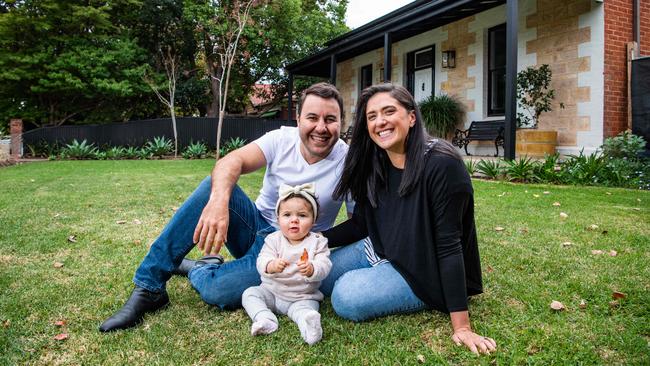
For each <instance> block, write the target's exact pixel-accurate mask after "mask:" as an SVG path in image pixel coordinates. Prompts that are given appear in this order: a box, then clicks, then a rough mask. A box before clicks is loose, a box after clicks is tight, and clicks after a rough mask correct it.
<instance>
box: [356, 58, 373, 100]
mask: <svg viewBox="0 0 650 366" xmlns="http://www.w3.org/2000/svg"><path fill="white" fill-rule="evenodd" d="M370 85H372V64H370V65H366V66H363V67H362V68H361V80H360V81H359V94H361V91H362V90H363V89H365V88H367V87H369V86H370Z"/></svg>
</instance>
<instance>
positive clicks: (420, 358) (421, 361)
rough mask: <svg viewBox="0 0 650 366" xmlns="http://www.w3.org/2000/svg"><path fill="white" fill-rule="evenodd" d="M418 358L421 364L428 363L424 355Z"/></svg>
mask: <svg viewBox="0 0 650 366" xmlns="http://www.w3.org/2000/svg"><path fill="white" fill-rule="evenodd" d="M416 358H417V359H418V362H419V363H424V362H425V361H426V360H425V359H424V356H423V355H418V356H417V357H416Z"/></svg>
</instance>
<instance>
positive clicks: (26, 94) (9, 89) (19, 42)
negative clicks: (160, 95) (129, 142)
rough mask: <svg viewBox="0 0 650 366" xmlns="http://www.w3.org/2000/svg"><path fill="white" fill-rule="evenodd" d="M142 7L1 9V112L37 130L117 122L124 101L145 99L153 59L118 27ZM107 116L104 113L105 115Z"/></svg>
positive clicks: (24, 4) (122, 3)
mask: <svg viewBox="0 0 650 366" xmlns="http://www.w3.org/2000/svg"><path fill="white" fill-rule="evenodd" d="M139 5H140V1H136V0H118V1H114V2H111V3H108V4H99V3H98V4H92V5H88V2H86V1H81V0H71V1H57V0H40V1H35V0H25V1H20V2H13V3H11V4H9V3H8V2H6V3H3V6H2V9H1V10H0V92H1V94H2V95H3V96H6V97H2V98H1V99H0V110H1V111H2V112H0V113H2V117H3V118H8V117H14V116H15V117H22V118H23V119H26V120H27V121H29V122H32V123H33V124H35V125H36V126H42V125H61V124H63V123H66V122H70V121H74V120H75V119H77V118H87V117H88V116H89V115H91V114H92V113H93V112H98V113H106V112H107V111H110V112H111V113H113V114H114V115H115V117H116V118H119V116H120V113H121V110H120V108H119V106H122V105H125V104H127V103H120V102H119V101H120V100H122V101H124V100H126V99H128V98H130V97H134V96H137V95H139V94H142V93H143V92H144V91H145V90H146V85H145V84H144V83H143V82H142V80H141V78H140V76H141V75H142V72H143V66H144V65H145V64H146V62H147V59H146V57H144V55H143V52H142V49H141V48H140V47H139V46H138V45H137V43H136V42H135V41H134V40H133V39H132V38H131V37H130V35H129V32H128V30H126V29H124V28H123V27H121V26H120V25H119V22H118V21H115V14H118V13H121V12H123V11H124V9H125V8H129V9H132V10H135V9H137V7H138V6H139ZM100 111H101V112H100Z"/></svg>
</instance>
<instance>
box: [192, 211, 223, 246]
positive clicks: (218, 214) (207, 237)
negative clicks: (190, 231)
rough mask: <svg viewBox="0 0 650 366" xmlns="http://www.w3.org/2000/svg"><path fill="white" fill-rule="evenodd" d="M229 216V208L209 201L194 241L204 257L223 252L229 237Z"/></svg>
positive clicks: (200, 219) (195, 230) (202, 214)
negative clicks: (222, 249) (224, 244)
mask: <svg viewBox="0 0 650 366" xmlns="http://www.w3.org/2000/svg"><path fill="white" fill-rule="evenodd" d="M228 215H229V212H228V206H227V205H226V206H225V207H222V205H219V204H218V203H217V202H216V201H212V200H210V201H208V203H207V204H206V205H205V208H203V212H202V213H201V217H200V218H199V223H198V224H196V229H194V237H193V240H194V243H196V245H197V246H198V247H199V250H201V251H202V252H203V253H204V255H209V254H217V253H219V251H220V250H221V247H222V246H223V243H225V241H226V236H227V235H228V220H229V216H228Z"/></svg>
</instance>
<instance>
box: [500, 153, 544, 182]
mask: <svg viewBox="0 0 650 366" xmlns="http://www.w3.org/2000/svg"><path fill="white" fill-rule="evenodd" d="M505 163H506V166H505V169H504V172H505V173H506V176H507V177H508V180H510V181H511V182H522V183H530V182H534V181H536V180H537V176H536V175H535V167H536V166H537V165H538V163H537V162H536V161H535V160H533V158H529V157H526V156H524V157H522V158H519V159H518V160H516V159H515V160H509V161H506V162H505Z"/></svg>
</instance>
